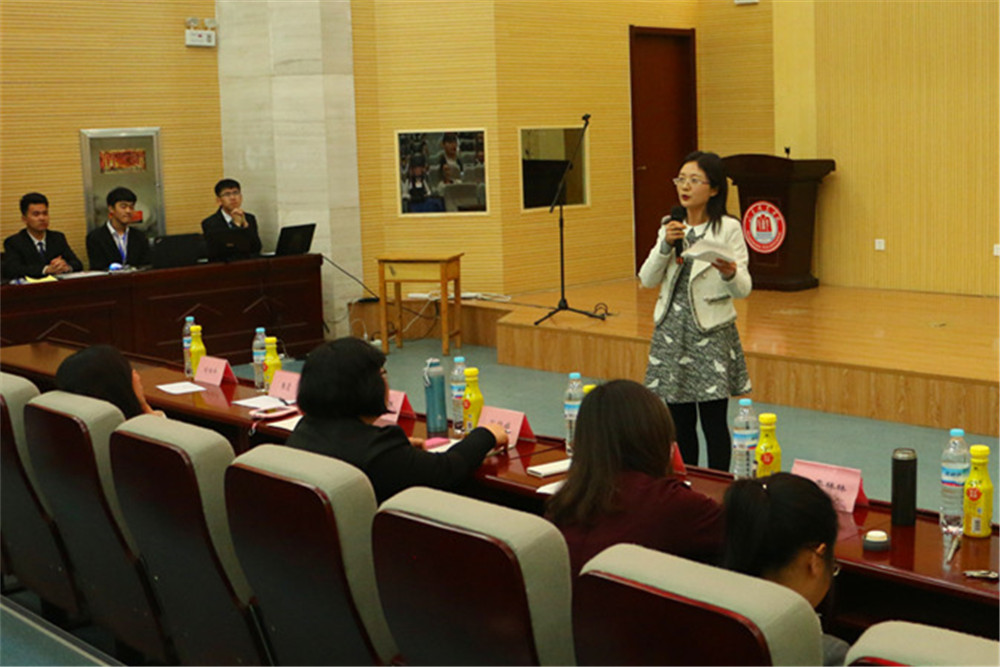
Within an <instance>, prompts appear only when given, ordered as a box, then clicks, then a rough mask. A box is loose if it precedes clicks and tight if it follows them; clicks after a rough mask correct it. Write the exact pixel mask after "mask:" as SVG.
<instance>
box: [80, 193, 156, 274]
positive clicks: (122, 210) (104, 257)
mask: <svg viewBox="0 0 1000 667" xmlns="http://www.w3.org/2000/svg"><path fill="white" fill-rule="evenodd" d="M136 199H137V198H136V196H135V193H134V192H132V191H131V190H129V189H128V188H115V189H114V190H112V191H111V192H109V193H108V196H107V202H108V220H107V222H105V223H104V224H103V225H101V226H100V227H95V228H94V229H92V230H90V233H88V234H87V261H88V262H89V263H90V269H91V271H107V270H108V269H109V268H111V266H112V265H113V264H114V265H117V266H116V267H115V268H119V267H123V266H144V265H146V264H149V263H150V261H152V260H151V259H150V258H151V252H150V250H149V241H147V240H146V234H145V233H143V231H142V230H141V229H139V228H137V227H133V226H132V223H133V218H132V216H133V214H134V213H135V202H136Z"/></svg>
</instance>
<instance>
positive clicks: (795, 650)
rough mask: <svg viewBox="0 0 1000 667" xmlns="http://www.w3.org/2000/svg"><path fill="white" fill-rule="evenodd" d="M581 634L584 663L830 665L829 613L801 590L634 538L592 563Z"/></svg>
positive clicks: (581, 594)
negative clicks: (823, 615) (819, 611)
mask: <svg viewBox="0 0 1000 667" xmlns="http://www.w3.org/2000/svg"><path fill="white" fill-rule="evenodd" d="M608 610H614V611H613V613H609V611H608ZM573 633H574V636H575V639H576V654H577V657H578V658H579V661H580V664H581V665H610V664H615V665H820V664H822V630H821V628H820V624H819V619H818V617H817V616H816V613H815V612H814V611H813V609H812V608H811V607H810V606H809V603H808V602H807V601H806V599H805V598H803V597H802V596H801V595H799V594H798V593H796V592H794V591H792V590H791V589H788V588H785V587H783V586H780V585H778V584H775V583H773V582H770V581H765V580H763V579H756V578H754V577H748V576H746V575H743V574H739V573H736V572H730V571H728V570H722V569H719V568H716V567H712V566H709V565H703V564H701V563H696V562H694V561H690V560H687V559H684V558H679V557H677V556H672V555H669V554H665V553H662V552H659V551H654V550H652V549H647V548H645V547H640V546H637V545H634V544H617V545H615V546H613V547H610V548H608V549H605V550H604V551H602V552H601V553H600V554H598V555H597V556H595V557H594V558H592V559H591V560H590V561H589V562H588V563H587V564H586V565H584V567H583V569H582V570H581V572H580V577H579V579H578V580H577V582H576V586H575V588H574V592H573Z"/></svg>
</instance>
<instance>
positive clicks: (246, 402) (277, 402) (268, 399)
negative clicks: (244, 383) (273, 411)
mask: <svg viewBox="0 0 1000 667" xmlns="http://www.w3.org/2000/svg"><path fill="white" fill-rule="evenodd" d="M233 405H242V406H243V407H245V408H253V409H264V408H280V407H282V406H284V405H287V404H286V403H285V402H284V401H282V400H281V399H280V398H274V397H273V396H254V397H253V398H244V399H243V400H241V401H233Z"/></svg>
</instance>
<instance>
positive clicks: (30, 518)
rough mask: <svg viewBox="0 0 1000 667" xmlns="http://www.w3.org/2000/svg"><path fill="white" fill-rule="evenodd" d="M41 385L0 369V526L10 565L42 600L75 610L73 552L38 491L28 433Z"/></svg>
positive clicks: (78, 606) (77, 600)
mask: <svg viewBox="0 0 1000 667" xmlns="http://www.w3.org/2000/svg"><path fill="white" fill-rule="evenodd" d="M35 396H38V388H37V387H35V385H34V384H32V383H31V382H30V381H28V380H25V379H24V378H22V377H19V376H17V375H10V374H9V373H0V495H2V498H0V526H2V530H3V540H4V546H5V555H6V557H7V560H8V563H7V565H8V566H9V567H10V569H11V570H12V571H13V572H14V574H16V575H17V578H18V580H19V581H20V582H21V583H22V584H24V585H25V586H26V587H27V588H28V589H30V590H32V591H34V592H35V593H36V594H37V595H38V596H39V597H40V598H41V599H42V600H44V601H45V602H47V603H49V604H53V605H55V606H56V607H58V608H59V609H62V610H63V611H64V612H66V613H68V614H71V615H76V614H78V613H79V610H80V600H79V597H78V593H77V590H76V586H75V584H74V583H73V579H72V574H71V569H70V564H69V557H68V556H67V555H66V548H65V546H64V545H63V542H62V536H61V535H60V534H59V529H58V528H57V526H56V524H55V522H54V521H53V520H52V516H51V513H50V512H49V506H48V502H47V501H46V500H45V496H44V495H43V494H41V493H40V492H39V489H38V484H37V480H36V477H35V472H34V467H33V466H32V464H31V457H30V456H29V452H28V444H27V441H26V439H25V435H24V406H25V405H27V403H28V401H30V400H31V399H32V398H34V397H35Z"/></svg>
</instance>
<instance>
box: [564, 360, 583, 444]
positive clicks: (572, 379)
mask: <svg viewBox="0 0 1000 667" xmlns="http://www.w3.org/2000/svg"><path fill="white" fill-rule="evenodd" d="M582 402H583V380H581V379H580V374H579V373H570V374H569V385H568V386H567V387H566V397H565V400H564V401H563V415H565V417H566V454H567V455H569V456H572V455H573V438H574V437H576V417H577V415H578V414H580V403H582Z"/></svg>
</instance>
